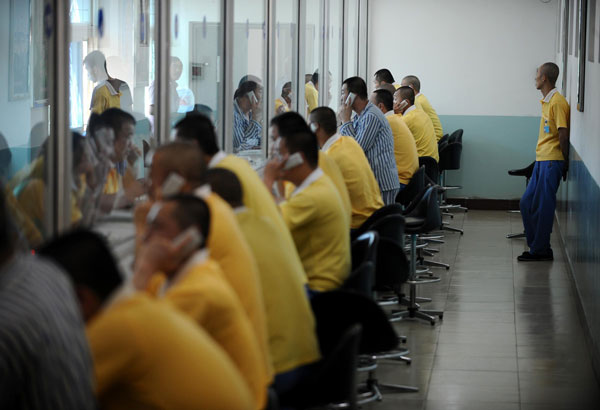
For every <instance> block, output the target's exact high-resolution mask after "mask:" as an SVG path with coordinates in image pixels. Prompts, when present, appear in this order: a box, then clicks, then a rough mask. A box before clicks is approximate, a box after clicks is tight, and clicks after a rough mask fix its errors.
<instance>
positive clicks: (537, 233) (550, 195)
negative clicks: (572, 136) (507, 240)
mask: <svg viewBox="0 0 600 410" xmlns="http://www.w3.org/2000/svg"><path fill="white" fill-rule="evenodd" d="M558 74H559V69H558V66H557V65H556V64H554V63H545V64H542V65H541V66H540V67H539V68H538V70H537V74H536V76H535V86H536V88H537V89H538V90H540V92H541V93H542V96H543V97H544V98H542V100H541V103H542V118H541V120H540V131H539V136H538V142H537V147H536V150H535V166H534V168H533V173H532V174H531V179H530V180H529V183H528V184H527V189H526V190H525V193H524V194H523V197H522V198H521V202H520V208H521V216H522V217H523V226H524V227H525V235H526V236H527V245H528V246H529V252H523V254H522V255H520V256H518V257H517V259H518V260H519V261H547V260H553V259H554V255H553V253H552V248H551V247H550V234H551V233H552V225H553V223H554V211H555V210H556V191H557V190H558V185H559V183H560V178H561V176H562V177H563V178H564V179H566V175H567V174H566V172H567V168H568V161H569V121H570V108H569V103H568V102H567V100H566V99H565V97H563V96H562V95H560V94H559V92H558V90H557V89H556V87H555V84H556V79H557V78H558Z"/></svg>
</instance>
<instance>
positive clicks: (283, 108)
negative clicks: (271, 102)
mask: <svg viewBox="0 0 600 410" xmlns="http://www.w3.org/2000/svg"><path fill="white" fill-rule="evenodd" d="M282 98H283V97H280V98H276V99H275V111H274V112H275V114H280V113H284V112H290V111H291V108H290V106H289V105H287V103H286V102H284V101H282Z"/></svg>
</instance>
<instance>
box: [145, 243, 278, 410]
mask: <svg viewBox="0 0 600 410" xmlns="http://www.w3.org/2000/svg"><path fill="white" fill-rule="evenodd" d="M164 288H166V290H163V289H164ZM148 291H149V292H150V293H151V294H152V295H153V296H155V297H163V296H164V299H165V300H167V301H169V302H171V303H172V304H173V305H174V306H175V307H176V308H177V309H178V310H180V311H181V312H183V313H185V314H186V315H188V316H190V317H191V318H192V319H193V320H194V322H196V323H197V324H198V325H200V327H201V328H202V329H204V330H205V331H206V333H208V335H209V336H211V337H212V338H213V340H214V341H215V342H217V344H218V345H219V346H221V348H222V349H223V350H224V351H225V353H227V354H228V355H229V358H230V359H231V360H232V361H233V363H234V364H235V365H236V367H237V369H238V370H239V372H240V374H241V375H242V377H243V378H244V380H245V382H246V383H247V384H248V387H249V389H250V391H251V393H252V394H253V396H254V400H255V404H256V408H257V409H262V408H264V406H265V404H266V398H267V389H268V385H269V382H270V378H268V377H267V374H268V369H267V368H266V367H265V363H264V361H263V358H262V353H261V351H260V347H259V345H258V341H257V340H256V336H255V335H254V331H253V330H252V326H251V325H250V321H249V320H248V317H247V315H246V313H245V312H244V308H243V307H242V305H241V303H240V301H239V299H238V298H237V295H236V294H235V292H234V291H233V289H231V287H230V286H229V284H228V283H227V281H226V280H225V278H224V276H223V272H222V271H221V268H220V267H219V265H218V264H217V263H216V262H214V261H213V260H210V259H207V258H206V256H205V255H203V254H202V253H201V252H199V253H197V254H196V255H194V256H192V257H191V258H190V260H189V261H188V262H187V263H186V265H185V266H184V267H182V269H181V270H180V273H178V274H177V276H176V277H175V278H173V280H172V283H171V285H170V286H168V285H167V283H166V277H165V276H164V275H162V274H157V275H155V276H154V277H153V278H152V280H151V282H150V286H149V287H148ZM163 292H164V295H163V294H162V293H163Z"/></svg>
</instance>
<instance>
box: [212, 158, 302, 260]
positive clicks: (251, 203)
mask: <svg viewBox="0 0 600 410" xmlns="http://www.w3.org/2000/svg"><path fill="white" fill-rule="evenodd" d="M215 166H216V167H221V168H225V169H227V170H229V171H231V172H233V173H234V174H235V175H236V176H237V177H238V179H239V180H240V184H242V191H243V198H242V201H243V202H244V206H246V207H247V208H249V209H251V210H253V211H254V212H255V213H256V215H258V216H263V217H265V218H267V219H269V220H270V221H271V222H273V224H274V225H275V227H276V228H277V229H278V230H279V234H280V237H281V239H282V240H284V241H286V242H287V246H288V247H289V248H290V249H293V248H294V241H293V239H292V235H291V234H290V231H289V229H288V228H287V226H286V224H285V222H284V221H283V217H282V216H281V212H279V209H278V207H277V204H276V203H275V200H274V199H273V195H271V193H270V192H269V191H268V190H267V187H266V186H265V184H264V182H263V181H262V180H261V179H260V177H259V176H258V174H257V173H256V172H255V171H254V169H252V167H251V166H250V164H249V163H248V161H246V160H245V159H243V158H240V157H237V156H235V155H227V156H226V157H224V158H223V159H222V160H221V161H219V162H218V163H217V164H216V165H215Z"/></svg>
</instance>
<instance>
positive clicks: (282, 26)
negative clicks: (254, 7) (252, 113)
mask: <svg viewBox="0 0 600 410" xmlns="http://www.w3.org/2000/svg"><path fill="white" fill-rule="evenodd" d="M297 8H298V5H297V2H296V0H280V1H278V2H277V3H276V8H275V14H276V22H275V25H276V27H275V30H276V32H275V78H276V85H275V110H274V113H275V115H277V114H281V113H284V112H288V111H291V110H293V109H295V107H293V105H292V101H293V95H292V89H293V83H292V78H294V67H293V65H294V63H295V59H294V56H295V50H294V44H295V37H296V15H297V12H296V10H297Z"/></svg>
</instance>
